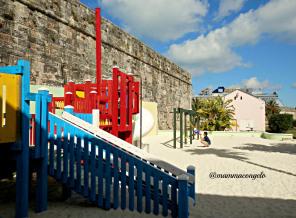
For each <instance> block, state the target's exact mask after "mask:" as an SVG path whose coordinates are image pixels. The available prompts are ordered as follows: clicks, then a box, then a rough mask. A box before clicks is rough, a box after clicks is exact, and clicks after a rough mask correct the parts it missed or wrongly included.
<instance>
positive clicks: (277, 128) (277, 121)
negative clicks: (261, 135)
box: [268, 114, 293, 133]
mask: <svg viewBox="0 0 296 218" xmlns="http://www.w3.org/2000/svg"><path fill="white" fill-rule="evenodd" d="M268 123H269V128H270V131H271V132H277V133H283V132H286V131H287V130H288V129H290V128H292V126H293V116H292V115H291V114H273V115H271V116H270V118H269V120H268Z"/></svg>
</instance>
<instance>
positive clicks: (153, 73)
mask: <svg viewBox="0 0 296 218" xmlns="http://www.w3.org/2000/svg"><path fill="white" fill-rule="evenodd" d="M94 24H95V14H94V12H93V11H92V10H91V9H89V8H87V7H85V6H84V5H82V4H80V3H79V1H78V0H0V64H1V65H12V64H15V63H16V60H17V59H19V58H25V59H29V60H30V61H31V63H32V75H31V81H32V83H33V84H45V85H55V86H62V85H63V84H64V83H65V82H67V81H69V80H74V81H75V82H82V81H84V80H85V79H91V80H92V81H95V25H94ZM102 41H103V43H102V55H103V60H102V63H103V66H102V67H103V77H104V78H108V77H110V76H111V73H112V66H114V65H117V66H119V67H120V68H121V69H122V70H123V71H124V72H127V73H129V72H131V73H133V74H138V75H140V76H141V77H142V81H143V100H144V101H153V102H156V103H158V117H159V120H158V126H159V128H160V129H167V128H172V114H171V113H170V112H171V111H172V110H173V107H183V108H190V106H191V97H192V85H191V75H190V74H189V73H187V72H186V71H184V70H183V69H181V68H180V67H178V66H177V65H176V64H174V63H172V62H170V61H169V60H168V59H166V58H165V57H163V56H161V55H160V54H158V53H156V52H155V51H153V50H152V49H151V48H149V47H148V46H146V45H145V44H143V43H142V42H140V41H139V40H137V39H136V38H134V37H133V36H131V35H130V34H128V33H126V32H124V31H123V30H121V29H120V28H118V27H117V26H115V25H114V24H112V23H111V22H109V21H107V20H105V19H103V20H102Z"/></svg>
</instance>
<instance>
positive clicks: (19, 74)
mask: <svg viewBox="0 0 296 218" xmlns="http://www.w3.org/2000/svg"><path fill="white" fill-rule="evenodd" d="M0 73H1V84H0V85H1V87H0V89H1V90H2V92H1V94H0V101H1V105H2V107H1V109H2V110H1V111H0V114H1V120H2V121H1V126H0V151H1V152H0V153H1V154H2V152H4V153H6V151H7V149H8V150H9V152H8V154H12V155H11V156H7V155H3V157H1V160H2V161H4V162H7V163H9V162H11V160H14V159H15V160H16V169H15V171H16V208H17V210H16V217H28V213H27V210H28V189H29V162H30V158H31V159H34V160H35V161H36V163H37V165H36V166H35V169H36V172H37V196H36V212H40V211H43V210H45V209H46V208H47V135H48V133H47V124H48V108H47V105H48V102H49V101H50V100H51V99H50V96H49V95H48V91H44V90H40V91H39V92H38V93H37V94H32V93H30V64H29V62H27V61H23V60H20V61H18V63H17V65H16V66H8V67H0ZM30 101H35V102H36V116H35V117H36V123H35V125H36V128H35V136H36V137H35V141H36V144H35V145H34V148H32V149H31V150H30V149H29V129H30V128H29V120H30V114H29V113H30ZM7 136H8V137H7ZM6 167H7V166H6V165H0V176H1V174H2V172H3V171H5V170H3V168H6ZM2 176H3V175H2Z"/></svg>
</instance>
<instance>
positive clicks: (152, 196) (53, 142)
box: [49, 113, 194, 217]
mask: <svg viewBox="0 0 296 218" xmlns="http://www.w3.org/2000/svg"><path fill="white" fill-rule="evenodd" d="M49 121H50V131H49V142H50V146H49V174H50V175H51V176H53V177H55V178H56V179H57V180H59V181H61V182H62V183H64V184H65V185H67V186H68V187H70V188H71V189H72V190H74V191H76V192H77V193H80V194H82V195H83V196H84V197H87V198H88V199H89V200H90V201H91V202H95V203H96V204H97V205H98V207H101V208H105V209H110V208H114V209H116V208H118V207H121V209H126V208H127V205H128V209H129V210H131V211H133V210H135V209H136V210H137V211H138V212H142V211H145V212H146V213H150V212H152V211H153V213H154V214H159V213H160V208H162V211H161V213H162V215H163V216H167V215H168V214H169V211H171V215H172V216H173V217H188V213H189V211H188V197H189V196H191V192H192V191H191V190H194V188H192V186H193V187H194V183H193V184H188V178H187V175H186V174H184V175H182V176H179V177H178V178H177V177H175V176H173V175H172V174H171V173H169V172H165V171H164V170H162V169H159V168H158V167H155V166H154V165H152V164H148V163H147V162H145V161H143V160H141V159H140V158H138V157H136V156H135V155H132V154H129V153H127V152H126V151H124V150H122V149H120V148H118V147H116V146H113V145H111V144H109V143H108V142H106V141H104V140H102V139H100V138H99V137H96V136H94V135H93V134H90V133H88V132H86V131H84V130H82V129H80V128H79V127H76V126H75V125H73V124H71V123H69V122H67V121H65V120H63V119H61V118H59V117H57V116H56V115H54V114H51V113H50V114H49Z"/></svg>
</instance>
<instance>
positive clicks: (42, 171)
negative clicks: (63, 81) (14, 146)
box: [36, 88, 49, 212]
mask: <svg viewBox="0 0 296 218" xmlns="http://www.w3.org/2000/svg"><path fill="white" fill-rule="evenodd" d="M38 95H39V96H40V100H41V101H39V102H36V104H37V103H39V104H40V105H38V107H39V108H40V111H39V112H41V114H40V115H38V114H36V115H37V117H40V120H39V121H40V123H37V125H40V134H39V137H40V139H39V140H38V141H39V142H40V144H39V149H40V156H39V157H40V159H39V161H38V162H39V164H38V165H37V196H36V212H42V211H44V210H46V209H47V187H48V184H47V164H48V148H47V146H48V102H49V93H48V90H47V89H44V88H40V89H39V90H38ZM36 106H37V105H36Z"/></svg>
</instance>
